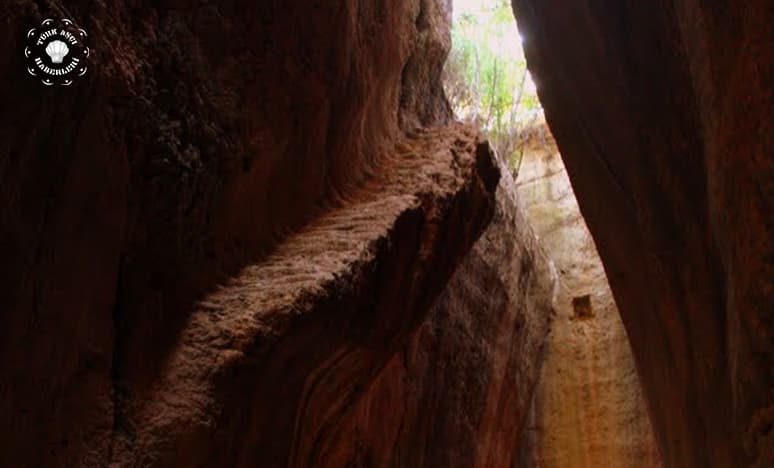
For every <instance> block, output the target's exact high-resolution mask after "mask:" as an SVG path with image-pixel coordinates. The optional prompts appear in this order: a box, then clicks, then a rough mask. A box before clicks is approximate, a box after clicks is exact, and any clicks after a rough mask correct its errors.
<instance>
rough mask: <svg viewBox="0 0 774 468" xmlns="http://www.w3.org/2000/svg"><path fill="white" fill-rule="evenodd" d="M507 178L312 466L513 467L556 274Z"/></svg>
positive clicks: (551, 302) (535, 371) (322, 447)
mask: <svg viewBox="0 0 774 468" xmlns="http://www.w3.org/2000/svg"><path fill="white" fill-rule="evenodd" d="M502 175H503V179H502V180H501V183H500V186H499V187H498V189H497V201H496V208H495V213H494V218H493V220H492V223H491V225H490V226H489V228H488V229H487V230H486V231H485V232H484V234H483V235H482V236H481V238H480V239H479V240H478V242H476V244H475V245H474V246H473V249H472V250H471V252H470V254H469V255H467V257H466V258H465V260H464V261H463V262H462V264H461V265H460V266H459V268H458V269H457V271H456V272H455V274H454V276H453V277H452V279H451V281H450V282H449V284H448V286H447V288H446V290H445V291H444V292H443V293H442V294H441V296H440V297H439V299H438V301H437V302H436V304H435V306H434V307H433V309H432V311H431V312H430V316H429V317H428V319H427V320H426V321H425V322H424V323H423V324H422V326H421V327H420V328H419V329H418V330H417V331H416V332H415V333H414V334H413V335H412V337H411V338H410V340H408V342H407V343H406V344H404V345H403V347H402V348H401V350H400V351H399V352H398V353H396V354H394V355H393V357H392V358H391V359H390V361H389V363H388V364H387V365H386V366H385V368H384V370H383V371H382V372H381V373H380V374H379V376H378V377H377V378H376V379H375V380H374V382H373V383H372V384H371V387H370V388H369V389H368V391H367V392H366V395H365V396H364V397H363V398H362V399H360V401H358V403H357V405H356V407H355V410H354V411H353V412H352V417H351V418H350V419H348V420H347V421H346V423H343V424H340V425H339V426H337V428H336V429H335V431H336V432H337V433H336V434H335V438H333V437H332V438H331V442H332V443H330V444H324V445H320V446H318V447H316V449H315V450H314V452H313V454H314V457H313V458H314V460H315V463H314V464H313V465H312V466H315V467H330V468H338V467H342V466H379V467H394V468H403V467H435V466H439V467H440V466H443V467H454V468H500V467H510V466H514V463H515V462H516V460H517V457H518V449H519V446H520V445H519V444H520V440H519V438H520V434H521V433H522V431H523V428H524V423H525V421H526V414H527V411H528V409H529V404H530V401H531V398H532V394H533V389H534V387H535V383H536V380H537V376H538V371H539V369H540V365H541V363H542V353H543V345H544V342H545V337H546V334H547V332H548V325H549V318H550V315H551V314H550V312H551V310H552V308H553V301H554V295H555V284H556V282H555V275H556V273H555V271H554V268H553V265H552V264H551V263H550V262H549V261H548V260H547V257H546V255H545V253H544V252H543V250H542V249H541V248H540V246H539V245H538V241H537V238H536V237H535V235H534V233H533V231H532V229H531V227H530V225H529V223H528V222H527V221H526V219H525V216H524V213H523V212H522V210H521V208H520V202H519V199H518V195H517V193H516V190H515V185H514V182H513V180H512V178H511V176H510V174H509V173H508V172H507V170H504V171H503V173H502ZM332 435H333V434H332Z"/></svg>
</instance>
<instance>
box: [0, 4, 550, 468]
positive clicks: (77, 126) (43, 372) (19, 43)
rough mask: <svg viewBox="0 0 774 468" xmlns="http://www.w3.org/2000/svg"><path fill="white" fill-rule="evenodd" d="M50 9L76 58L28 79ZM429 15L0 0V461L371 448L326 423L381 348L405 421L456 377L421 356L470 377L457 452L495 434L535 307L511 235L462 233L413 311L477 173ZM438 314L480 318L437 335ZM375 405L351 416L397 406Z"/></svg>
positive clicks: (460, 221)
mask: <svg viewBox="0 0 774 468" xmlns="http://www.w3.org/2000/svg"><path fill="white" fill-rule="evenodd" d="M59 15H65V16H69V17H72V18H73V19H75V20H76V21H77V22H78V23H80V26H82V27H84V28H85V29H86V30H87V31H88V32H89V33H90V45H91V48H92V50H93V54H92V63H91V67H90V70H89V73H88V74H87V76H86V77H85V79H84V80H82V81H80V82H78V83H77V84H75V85H73V86H72V87H70V88H66V89H62V88H56V89H50V88H44V87H42V85H40V83H38V82H37V81H35V80H34V79H31V78H30V77H29V76H27V74H26V72H25V69H24V66H23V61H22V59H23V54H22V51H23V49H24V47H23V38H24V34H25V31H26V30H27V29H28V28H30V27H32V26H34V25H36V24H38V23H39V22H40V20H41V19H42V18H44V17H47V16H59ZM448 20H449V18H448V5H445V4H444V3H443V2H441V1H435V0H398V1H386V0H378V1H372V0H368V1H366V0H338V1H332V2H309V1H306V0H303V1H302V0H269V1H262V2H252V1H236V0H231V1H219V2H182V1H171V0H170V1H163V2H151V1H148V0H138V1H133V2H119V1H116V0H107V1H102V2H87V1H82V0H74V1H68V2H67V5H66V7H65V6H64V3H63V2H58V1H50V2H49V1H47V2H33V1H31V0H12V1H7V2H3V3H2V4H0V21H2V23H1V25H2V28H0V46H2V48H3V50H4V51H8V53H4V54H2V55H0V78H1V79H2V82H3V84H4V85H3V87H0V102H2V103H3V107H4V109H12V110H13V112H8V111H4V112H3V113H2V114H0V259H2V262H0V319H1V320H2V325H3V326H2V327H0V420H2V422H3V423H2V425H0V465H2V466H68V467H69V466H89V467H91V466H107V465H108V463H113V464H115V466H185V467H189V466H261V467H273V466H278V467H284V466H293V467H300V466H317V464H318V460H330V463H332V464H334V465H333V466H341V465H335V463H336V461H337V460H345V459H346V460H348V461H351V462H352V464H354V465H355V466H373V465H374V464H375V463H377V462H378V461H379V460H375V459H369V458H363V457H367V454H368V453H372V452H368V451H365V450H360V449H357V450H356V451H354V452H352V449H353V446H352V445H351V444H349V442H350V441H344V446H343V449H342V448H341V447H342V446H341V443H342V440H340V439H337V437H338V435H339V434H343V433H344V432H343V428H345V427H353V428H354V427H359V426H358V425H359V424H361V423H363V421H364V419H363V415H362V412H363V411H365V409H366V408H369V407H370V404H371V403H370V402H372V401H374V399H375V398H377V397H378V395H379V393H378V390H379V389H382V388H383V389H385V391H387V392H388V397H389V398H396V396H395V395H394V394H392V393H390V392H389V391H390V389H391V388H392V387H391V385H392V383H391V381H390V375H391V374H392V373H394V372H395V371H394V366H395V365H396V364H395V363H396V353H399V354H397V356H402V357H403V358H404V359H409V357H411V359H418V361H417V362H416V364H414V365H412V366H409V367H407V369H409V370H410V371H411V372H412V374H411V375H410V376H408V377H407V378H406V380H407V381H412V379H416V380H413V381H416V382H419V381H420V380H422V379H424V380H425V381H426V382H428V383H427V384H425V385H424V389H425V395H426V397H423V398H425V399H424V400H422V402H423V403H422V404H423V405H424V402H425V401H428V402H431V401H435V402H436V403H437V404H438V405H439V406H438V408H437V411H430V409H429V408H425V407H421V408H420V411H421V413H422V415H421V416H418V419H416V421H417V424H418V426H414V427H415V428H416V431H420V430H421V428H423V427H425V425H426V424H430V423H431V422H432V421H433V420H434V419H438V420H442V419H443V418H453V417H454V416H452V415H450V414H448V413H445V409H444V406H442V405H441V404H443V405H448V406H446V407H445V408H447V409H448V411H456V410H457V409H459V405H462V406H466V405H468V404H469V403H468V402H467V401H466V400H462V399H461V398H462V397H461V396H460V395H459V394H458V396H457V397H458V400H455V401H454V402H446V401H442V400H443V398H442V397H441V396H440V394H439V393H434V392H441V391H443V388H441V387H440V386H439V385H440V384H439V383H437V382H434V381H433V379H434V378H438V379H449V380H455V379H456V378H457V377H460V378H462V377H464V378H469V379H472V381H471V382H470V384H469V385H470V386H469V387H465V389H468V388H470V389H476V390H481V391H485V392H486V396H485V397H482V396H481V395H467V394H466V395H465V397H466V398H467V397H471V398H473V397H475V398H478V399H479V400H477V401H478V402H479V403H481V404H483V405H485V406H484V407H482V406H480V405H473V406H471V407H470V408H469V409H466V411H465V412H462V413H460V418H470V421H472V420H474V419H476V418H477V420H479V421H480V425H479V427H477V430H479V431H482V432H481V433H480V437H481V438H480V439H479V440H477V441H467V442H468V443H470V444H473V443H474V442H476V443H477V444H478V445H479V446H478V447H477V450H478V452H477V453H476V454H475V455H474V456H475V457H477V458H480V459H482V460H483V461H481V462H480V465H481V466H495V464H496V463H497V460H488V461H486V460H485V459H486V457H487V456H490V454H492V453H495V454H503V456H510V455H509V454H510V453H511V452H512V451H513V450H514V447H513V446H512V445H508V441H509V440H511V439H512V438H513V437H514V434H515V433H516V431H517V430H518V427H511V426H510V425H518V424H519V421H518V419H517V418H514V417H511V416H512V415H511V414H509V413H507V412H505V413H501V412H500V410H501V409H505V410H507V411H511V410H512V411H513V412H514V414H515V415H516V416H518V415H519V414H523V412H524V409H525V406H526V403H525V402H526V401H527V400H528V398H529V393H530V389H531V387H532V384H533V382H534V378H535V375H536V368H535V366H536V365H537V363H536V362H535V361H534V360H533V359H534V358H535V357H536V356H537V354H536V353H537V348H539V343H540V341H541V340H542V333H543V331H544V327H545V324H544V320H545V319H544V317H542V316H541V315H540V314H541V313H542V312H544V309H545V303H546V297H545V295H544V294H543V293H541V292H540V291H541V288H543V287H544V286H542V281H543V279H544V278H545V277H546V275H545V273H544V269H545V268H546V267H545V264H544V263H543V262H542V260H539V259H538V256H539V255H538V253H537V252H536V251H535V250H534V241H533V240H530V238H528V236H527V235H526V234H525V233H522V235H520V236H521V237H522V238H523V239H524V240H525V242H527V244H525V245H517V244H509V243H507V242H505V241H504V239H503V238H504V237H505V236H506V234H505V233H504V232H502V231H493V233H492V234H490V236H491V237H492V240H491V241H492V242H501V245H499V247H498V248H500V249H502V252H504V255H503V256H502V257H501V258H491V257H490V255H491V254H487V253H486V252H484V253H481V252H480V253H479V254H478V256H474V257H472V259H470V260H468V263H467V264H466V265H467V266H466V267H465V268H464V269H463V270H461V271H463V272H465V271H468V273H469V275H465V273H459V274H458V276H457V279H455V281H456V282H457V283H459V284H460V287H463V286H464V287H466V288H471V297H467V296H466V297H456V296H455V294H457V293H456V292H454V291H455V290H450V291H449V292H448V293H447V295H446V296H444V297H445V299H444V300H443V301H442V302H441V304H442V305H441V306H439V308H437V309H435V312H434V313H433V316H432V317H433V318H431V319H430V322H427V324H426V325H425V326H424V328H423V329H422V330H423V331H421V332H418V331H417V330H418V329H419V327H420V325H421V324H422V323H423V322H425V321H426V320H427V319H428V316H429V314H430V309H431V306H432V304H433V303H434V302H435V299H436V298H437V296H438V295H439V294H440V293H441V292H442V290H443V289H444V286H445V285H446V283H447V282H448V280H449V279H450V277H451V276H452V274H453V273H454V270H455V267H456V266H457V265H458V264H459V263H460V262H461V261H462V259H463V258H464V256H465V255H466V253H467V252H468V251H469V249H470V248H471V246H472V245H473V243H474V241H475V240H476V239H477V237H478V236H479V235H480V234H481V232H482V231H483V230H484V228H485V227H486V224H487V223H488V221H489V220H490V218H491V216H492V215H493V212H494V205H495V204H494V193H495V187H496V184H497V179H498V170H497V168H496V166H495V165H494V161H493V158H492V156H491V153H490V151H489V150H488V147H487V146H486V145H485V144H484V143H482V142H481V141H479V140H478V137H477V136H476V134H475V133H473V132H471V131H470V130H468V129H466V128H465V127H462V126H457V125H448V120H449V118H450V114H449V111H448V105H447V104H446V101H445V100H444V98H443V94H442V90H441V86H440V82H439V81H440V69H441V66H442V64H443V60H444V58H445V54H446V52H447V50H448V47H449V34H448ZM13 51H18V53H14V52H13ZM503 203H504V202H503ZM501 209H502V208H501ZM500 216H502V217H505V218H508V219H509V221H508V222H509V223H511V224H514V223H515V225H517V226H521V224H520V223H517V222H516V220H515V216H516V215H514V214H508V213H506V212H501V215H500ZM509 216H514V219H513V220H511V219H510V218H509ZM520 229H523V226H522V227H521V228H520ZM520 232H521V231H520ZM498 239H500V241H498ZM508 252H516V255H515V256H514V257H513V258H510V256H507V255H506V254H507V253H508ZM514 262H515V263H514ZM533 262H534V263H533ZM498 271H500V272H502V273H503V274H506V273H518V274H519V278H520V279H521V283H518V286H519V287H520V288H522V289H519V290H518V291H517V290H514V284H513V282H512V280H511V279H505V280H503V283H502V285H501V284H500V283H498V282H497V280H498V277H497V272H498ZM477 272H481V273H482V274H484V273H486V274H487V275H489V277H490V279H491V280H492V281H493V282H494V283H485V285H486V287H487V288H489V289H487V290H486V295H487V297H485V298H478V300H480V302H476V300H477V299H476V297H475V296H473V295H472V294H473V293H474V292H475V288H476V287H481V284H482V283H481V282H480V279H476V278H475V277H474V276H473V275H474V274H476V273H477ZM459 275H461V276H459ZM482 294H483V293H482ZM490 296H491V297H490ZM465 301H469V302H465ZM511 305H519V308H517V309H514V308H511V307H510V306H511ZM479 306H480V308H478V307H479ZM490 306H491V307H492V308H493V309H491V310H489V309H487V307H490ZM450 322H451V323H453V324H460V323H465V324H468V325H470V326H471V327H478V329H476V331H477V332H479V331H480V332H481V333H482V335H481V336H468V335H465V336H458V335H457V334H456V333H457V332H459V333H462V331H460V330H446V331H445V332H444V333H448V334H449V335H439V333H440V331H438V330H435V328H437V327H439V326H441V324H443V323H450ZM431 333H435V336H434V337H433V336H430V335H428V334H431ZM509 337H514V338H515V339H514V340H513V341H509V340H508V338H509ZM447 338H448V340H447ZM463 338H464V341H463ZM458 339H459V341H457V340H458ZM468 347H472V348H473V349H476V350H478V351H479V352H480V353H482V355H481V356H478V355H476V356H465V357H464V358H463V357H462V356H459V355H457V354H456V351H461V350H463V349H468ZM410 349H415V350H416V351H415V352H412V354H411V356H409V355H408V354H407V353H408V351H407V350H410ZM446 349H448V350H449V351H448V352H449V353H452V351H451V350H454V351H455V352H454V353H452V354H443V356H441V357H439V358H438V359H437V361H432V360H433V359H435V356H436V354H433V353H438V352H441V351H442V350H446ZM486 353H491V354H486ZM423 356H426V357H423ZM479 358H480V359H479ZM522 358H525V359H527V361H525V362H520V361H521V359H522ZM433 363H435V364H433ZM441 364H442V365H443V366H444V368H443V369H438V368H435V367H432V366H434V365H441ZM474 364H481V365H482V367H486V368H485V369H481V373H480V374H479V373H478V372H476V370H475V369H471V368H470V366H473V365H474ZM458 365H459V367H457V366H458ZM425 366H427V367H425ZM522 378H523V379H524V388H523V391H522V390H521V389H520V387H519V386H518V385H517V384H518V382H517V380H516V379H522ZM476 379H480V380H476ZM417 384H418V383H417ZM457 385H460V384H459V383H458V384H457ZM385 386H386V387H385ZM506 387H509V388H507V391H506ZM510 387H513V388H510ZM371 388H373V389H374V391H376V392H377V393H370V392H367V390H368V389H371ZM456 388H457V390H458V391H462V390H461V387H456ZM401 398H403V402H402V403H401V405H409V404H417V403H416V400H414V399H413V398H414V396H413V395H409V396H400V395H398V397H397V399H398V400H400V399H401ZM401 405H399V406H398V407H396V408H401V407H402V406H401ZM396 408H394V407H392V406H383V407H379V409H380V410H381V412H377V411H375V410H374V411H371V410H369V414H368V415H367V417H368V418H369V420H371V421H375V423H374V424H377V423H378V424H377V425H374V424H372V425H371V426H370V428H368V433H363V432H362V431H361V432H360V433H359V436H362V437H363V438H364V440H365V439H372V438H378V437H380V434H382V433H383V431H382V427H388V428H390V430H394V426H390V425H389V424H386V422H385V421H386V420H387V419H388V418H392V417H394V416H395V414H397V413H396ZM425 414H427V416H424V415H425ZM466 421H467V420H462V419H461V420H460V421H458V423H459V424H460V431H468V430H471V426H466V425H465V424H464V423H466ZM407 424H408V423H407ZM407 427H408V426H407ZM442 429H443V428H442ZM439 430H441V429H439ZM443 431H445V432H443V434H442V435H440V436H438V437H441V438H442V439H443V440H445V441H449V443H450V444H451V441H458V440H462V439H463V438H464V436H463V435H462V432H461V433H460V434H455V433H454V431H453V430H451V429H448V428H446V429H443ZM492 431H496V432H498V436H497V437H488V434H490V433H491V432H492ZM500 431H503V432H502V434H500ZM415 433H416V432H415ZM423 433H426V434H430V433H431V431H430V430H426V431H424V432H423ZM464 434H469V432H464ZM444 443H446V442H444ZM487 444H496V446H497V448H496V449H491V450H490V446H488V445H487ZM356 447H357V446H356ZM445 448H446V449H448V450H456V448H455V447H452V446H449V447H444V446H440V445H439V446H437V447H434V448H433V449H432V450H431V452H430V453H429V454H428V455H427V456H428V457H443V456H446V455H439V453H441V452H442V451H443V450H444V449H445ZM344 449H346V450H349V451H350V452H349V454H345V455H343V458H339V455H338V453H339V452H338V451H339V450H344ZM374 450H376V449H374ZM407 450H408V451H410V452H411V453H412V456H413V455H414V454H416V456H419V457H422V456H424V455H422V453H421V452H417V451H415V450H414V448H413V447H409V446H407ZM460 452H462V450H460ZM373 453H375V454H378V452H373ZM353 456H354V458H353ZM498 456H499V455H498ZM358 457H359V458H358ZM387 461H389V462H391V463H398V462H399V459H390V460H387ZM417 463H419V462H417Z"/></svg>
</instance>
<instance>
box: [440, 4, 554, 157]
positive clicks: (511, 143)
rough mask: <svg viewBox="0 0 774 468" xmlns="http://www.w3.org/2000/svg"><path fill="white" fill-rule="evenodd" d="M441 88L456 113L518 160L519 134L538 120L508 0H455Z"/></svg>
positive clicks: (539, 114) (538, 111) (500, 150)
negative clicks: (449, 51)
mask: <svg viewBox="0 0 774 468" xmlns="http://www.w3.org/2000/svg"><path fill="white" fill-rule="evenodd" d="M455 8H459V10H461V11H455V18H454V26H453V29H452V41H453V46H452V51H451V53H450V56H449V59H448V61H447V64H446V68H445V70H444V88H445V90H446V94H447V96H448V98H449V102H450V103H451V105H452V107H453V108H454V111H455V113H456V114H457V116H458V117H459V118H461V119H463V120H468V121H471V122H473V123H475V124H477V125H479V126H480V127H481V128H482V129H483V130H484V131H485V132H486V133H487V134H488V137H489V140H490V142H491V143H492V145H493V146H494V148H495V150H496V151H497V152H498V153H499V154H500V155H501V156H503V157H505V158H506V159H507V160H508V161H511V162H512V163H514V164H516V163H517V160H518V159H519V157H520V151H521V145H522V142H523V138H522V136H523V133H524V131H525V130H526V129H528V128H530V127H532V126H534V125H535V124H536V123H537V122H538V119H540V118H542V109H541V107H540V102H539V100H538V98H537V93H536V91H535V86H534V84H533V83H532V80H531V79H530V77H529V74H528V73H527V64H526V60H525V59H524V53H523V51H522V50H521V43H520V39H519V35H518V31H517V29H516V23H515V21H514V19H513V13H512V11H511V6H510V2H509V1H508V0H483V1H482V0H475V1H474V0H457V2H455Z"/></svg>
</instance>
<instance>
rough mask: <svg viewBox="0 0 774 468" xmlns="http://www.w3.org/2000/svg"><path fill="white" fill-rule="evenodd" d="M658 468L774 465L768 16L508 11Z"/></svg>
mask: <svg viewBox="0 0 774 468" xmlns="http://www.w3.org/2000/svg"><path fill="white" fill-rule="evenodd" d="M513 3H514V6H515V10H516V16H517V18H518V21H519V27H520V30H521V32H522V35H523V36H524V37H525V46H526V53H527V58H528V62H529V67H530V70H531V72H532V74H533V76H534V77H535V79H536V82H537V86H538V91H539V93H540V97H541V101H542V102H543V104H544V106H545V108H546V114H547V117H548V121H549V123H550V125H551V129H552V131H553V133H554V135H555V136H556V139H557V141H558V144H559V148H560V150H561V153H562V157H563V159H564V161H565V164H566V166H567V170H568V172H569V174H570V178H571V180H572V183H573V187H574V189H575V193H576V195H577V197H578V200H579V202H580V206H581V209H582V212H583V214H584V216H585V218H586V220H587V222H588V225H589V227H590V230H591V232H592V234H593V236H594V238H595V241H596V244H597V247H598V250H599V253H600V256H601V257H602V260H603V262H604V265H605V269H606V271H607V276H608V278H609V280H610V283H611V286H612V290H613V293H614V295H615V298H616V301H617V303H618V305H619V308H620V311H621V315H622V318H623V321H624V324H625V326H626V329H627V332H628V335H629V338H630V340H631V343H632V347H633V352H634V356H635V360H636V363H637V367H638V370H639V374H640V376H641V381H642V383H643V386H644V389H645V393H646V397H647V399H648V401H649V407H650V413H651V416H652V420H653V423H654V428H655V431H656V437H657V440H658V442H659V445H660V447H661V452H662V454H663V457H664V462H665V465H666V466H669V467H675V468H677V467H679V468H685V467H708V466H712V467H740V466H750V465H751V464H753V463H754V462H755V461H757V465H758V466H771V465H772V464H774V455H773V454H774V449H772V447H774V442H773V440H774V435H772V434H774V433H772V427H774V425H772V414H773V413H774V412H772V411H771V408H772V407H774V406H773V405H774V401H773V399H772V398H773V397H772V387H774V375H773V374H772V372H773V371H774V367H772V362H774V348H773V347H772V344H771V343H772V335H773V334H774V323H772V317H774V309H773V308H772V307H773V306H772V305H773V304H774V280H773V278H774V245H773V243H774V217H773V216H772V213H774V185H773V184H774V157H772V155H773V154H774V140H772V135H774V119H773V118H772V109H774V79H773V78H772V77H774V68H773V67H774V33H773V32H772V31H774V30H773V29H772V27H771V25H772V23H773V22H774V4H772V2H770V1H768V0H752V1H747V2H736V3H733V4H732V3H729V2H696V1H693V0H659V1H654V2H613V1H604V2H588V1H578V2H569V3H568V2H561V1H556V0H549V1H545V0H543V1H535V0H514V2H513Z"/></svg>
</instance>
